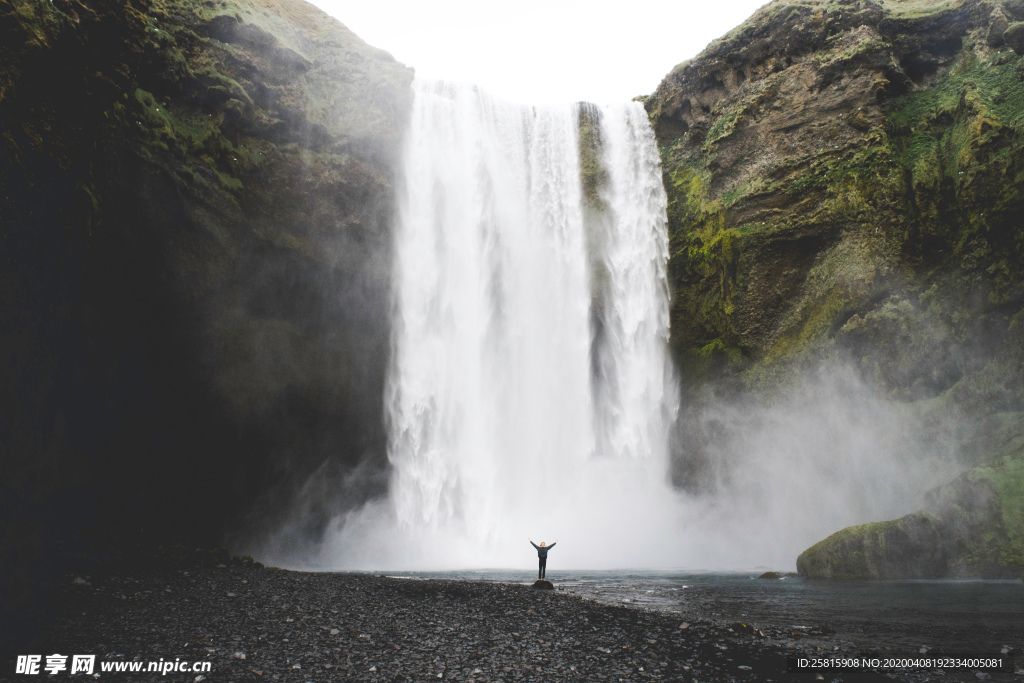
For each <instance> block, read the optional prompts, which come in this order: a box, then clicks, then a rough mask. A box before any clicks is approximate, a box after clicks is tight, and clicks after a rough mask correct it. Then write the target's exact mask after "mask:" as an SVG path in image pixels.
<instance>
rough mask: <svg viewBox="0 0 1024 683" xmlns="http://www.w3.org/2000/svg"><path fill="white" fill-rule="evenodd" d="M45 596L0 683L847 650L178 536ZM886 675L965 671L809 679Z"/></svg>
mask: <svg viewBox="0 0 1024 683" xmlns="http://www.w3.org/2000/svg"><path fill="white" fill-rule="evenodd" d="M58 593H59V595H58V598H59V602H58V604H59V605H60V609H61V614H60V616H58V618H57V619H56V620H55V621H54V623H53V624H52V625H51V627H50V628H49V629H48V631H47V632H46V633H45V635H44V636H43V637H42V638H41V639H39V640H37V641H36V642H35V643H33V644H32V645H31V646H28V647H27V648H24V650H23V651H22V652H19V653H12V656H9V657H5V660H7V661H5V662H3V670H2V672H0V680H21V681H25V680H31V679H34V677H31V676H10V672H13V671H15V662H14V656H13V654H31V653H35V654H41V655H43V657H44V660H43V661H44V663H45V657H46V655H50V654H53V653H61V654H65V655H70V654H95V655H96V662H97V664H96V673H100V663H101V662H128V661H139V662H146V663H148V662H150V661H159V660H161V659H162V660H164V661H168V662H170V661H176V660H181V661H184V662H206V661H208V662H210V663H211V669H210V671H209V672H207V673H205V674H202V673H200V674H196V673H192V672H189V673H179V672H171V673H168V674H167V675H161V674H159V673H142V674H123V673H122V674H111V673H100V678H101V679H110V678H113V679H115V680H133V681H146V680H161V681H189V682H196V681H202V680H208V681H266V680H274V681H277V680H280V681H299V682H304V681H344V680H351V681H389V682H390V681H428V680H458V681H563V680H564V681H573V680H578V681H620V680H664V681H687V682H690V681H771V680H775V681H784V680H794V681H797V680H808V681H813V680H821V679H817V677H816V675H815V674H788V673H785V669H786V656H787V655H794V654H812V653H824V652H840V653H841V652H845V651H847V644H844V643H832V642H831V640H830V638H829V635H830V632H831V631H830V629H829V627H827V626H826V625H820V626H815V627H812V628H810V629H808V631H807V634H806V636H805V637H804V638H802V639H801V642H799V643H797V644H796V645H795V646H794V645H793V641H792V634H791V633H790V631H791V629H790V628H788V627H785V626H783V625H771V624H742V623H729V622H717V621H713V620H708V619H702V618H690V617H688V616H686V614H684V615H683V616H682V617H680V616H676V615H668V614H663V613H659V612H654V611H647V610H641V609H636V608H627V607H616V606H607V605H601V604H599V603H597V602H594V601H591V600H586V599H583V598H580V597H578V596H575V595H572V594H569V593H568V592H566V591H563V590H558V589H556V590H553V591H542V590H534V589H532V588H531V587H530V586H529V585H518V584H499V583H484V582H464V581H446V580H410V579H397V578H386V577H382V576H373V575H369V574H354V573H347V574H334V573H304V572H293V571H284V570H280V569H274V568H265V567H263V566H262V565H260V564H259V563H254V562H252V561H251V560H247V559H238V558H234V559H232V558H229V557H228V556H227V555H226V554H224V553H221V554H218V553H211V552H185V551H183V550H180V549H178V550H173V551H168V550H166V549H165V550H161V551H159V552H156V553H145V554H143V555H142V556H135V557H132V558H129V559H125V558H121V559H119V560H118V561H117V562H116V563H111V564H109V565H107V566H96V567H94V568H93V569H92V570H90V571H88V572H82V573H78V574H73V575H69V576H68V577H67V578H66V580H65V581H64V582H63V585H62V586H61V587H60V588H59V590H58ZM42 673H43V674H44V675H45V672H42ZM62 675H63V676H68V675H69V674H68V672H66V671H65V672H62ZM983 675H984V674H983ZM7 676H9V678H5V677H7ZM58 677H59V676H58ZM47 678H49V676H47ZM71 678H73V679H79V676H78V675H75V676H71ZM893 679H895V680H909V681H926V680H944V681H953V680H970V681H975V680H978V678H977V677H976V674H975V672H968V671H962V672H947V674H945V675H939V674H934V673H929V672H908V673H905V674H900V675H889V676H888V677H887V676H885V675H883V674H879V673H873V672H872V673H861V674H849V673H844V674H842V675H836V674H832V675H830V676H828V677H827V678H826V679H825V680H841V681H873V680H878V681H881V680H893ZM987 680H994V681H999V680H1007V681H1008V680H1013V679H1012V675H1011V674H1000V673H995V674H991V678H990V679H987Z"/></svg>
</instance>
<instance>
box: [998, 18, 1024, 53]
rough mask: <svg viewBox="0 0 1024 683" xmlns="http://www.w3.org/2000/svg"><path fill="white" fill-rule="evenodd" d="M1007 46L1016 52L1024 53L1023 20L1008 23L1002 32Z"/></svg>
mask: <svg viewBox="0 0 1024 683" xmlns="http://www.w3.org/2000/svg"><path fill="white" fill-rule="evenodd" d="M1003 40H1004V41H1005V42H1006V44H1007V46H1009V48H1010V49H1011V50H1013V51H1014V52H1016V53H1017V54H1024V21H1018V22H1014V23H1012V24H1010V25H1009V26H1008V27H1007V28H1006V31H1005V32H1004V33H1003Z"/></svg>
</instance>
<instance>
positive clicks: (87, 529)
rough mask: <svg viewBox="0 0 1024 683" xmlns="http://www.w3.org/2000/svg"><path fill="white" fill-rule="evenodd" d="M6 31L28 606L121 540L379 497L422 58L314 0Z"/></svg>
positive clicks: (213, 532)
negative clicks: (371, 36) (400, 203)
mask: <svg viewBox="0 0 1024 683" xmlns="http://www.w3.org/2000/svg"><path fill="white" fill-rule="evenodd" d="M0 35H2V36H3V38H2V39H0V263H2V266H0V281H2V286H0V297H2V300H0V397H2V398H0V400H2V405H3V409H2V413H0V443H2V448H3V455H2V457H0V520H2V523H3V527H2V538H3V545H4V566H3V568H2V569H3V575H4V577H5V581H4V582H3V586H4V588H3V591H4V592H3V594H2V595H0V603H2V604H4V606H5V612H6V613H11V611H12V610H13V611H14V612H18V613H25V612H26V611H33V612H34V614H35V616H36V617H38V616H39V614H40V610H43V611H45V609H46V607H45V601H41V600H37V599H36V598H38V597H39V596H38V595H36V594H35V592H36V591H38V590H39V585H40V584H39V579H40V578H41V577H42V578H46V576H55V575H56V572H58V571H59V570H60V568H61V567H62V566H64V564H63V563H62V561H63V560H64V559H67V557H68V556H77V557H78V558H79V559H81V557H83V556H88V555H89V554H91V553H93V552H95V548H97V547H100V546H102V545H105V544H109V543H114V544H123V543H125V542H130V541H132V540H135V539H136V538H145V539H146V540H157V541H166V540H184V541H186V542H190V543H200V542H201V543H207V544H219V543H223V542H224V539H225V533H226V531H229V530H231V531H233V532H234V533H235V538H240V539H245V538H251V537H252V535H253V534H255V533H258V530H260V529H262V528H264V527H266V526H268V525H271V524H273V523H274V520H275V519H276V516H277V515H278V514H280V513H281V511H282V510H284V509H285V508H286V507H287V506H289V505H290V504H291V503H292V502H293V499H294V497H295V495H296V493H297V492H298V491H300V490H303V488H304V487H305V496H306V497H307V498H308V499H309V500H315V501H316V502H315V503H314V504H312V505H311V507H310V508H309V512H310V514H309V523H308V526H309V528H308V529H306V530H305V532H308V533H309V534H311V535H315V534H316V533H317V532H318V530H319V528H318V525H319V524H320V523H322V521H323V520H324V519H325V518H326V516H327V515H329V514H330V513H331V512H333V511H334V510H333V507H332V506H334V505H337V504H340V503H339V502H338V501H347V504H350V505H354V504H357V503H358V502H359V501H360V500H362V499H365V498H366V497H368V496H373V495H379V494H380V493H381V492H382V491H383V490H384V486H385V483H386V456H385V452H384V432H383V424H382V420H381V413H382V406H381V401H382V396H383V382H384V373H385V368H386V364H387V357H388V349H389V343H388V340H389V330H388V325H389V306H390V303H389V301H390V299H389V293H390V252H391V242H390V240H391V236H390V221H391V217H392V210H393V209H392V187H393V183H394V178H395V166H396V159H397V154H398V152H399V145H400V136H401V131H402V130H403V128H404V122H405V118H406V116H407V113H408V110H409V106H410V97H411V92H410V89H409V87H408V86H409V83H410V82H411V78H412V74H411V71H410V70H408V69H407V68H405V67H403V66H402V65H400V64H398V63H396V62H395V61H394V60H393V59H392V58H391V57H390V56H389V55H387V54H386V53H383V52H381V51H379V50H376V49H374V48H371V47H369V46H367V45H365V44H364V43H363V42H362V41H360V40H359V39H358V38H357V37H355V36H354V35H353V34H352V33H350V32H349V31H348V30H347V29H345V28H344V27H343V26H342V25H340V24H339V23H337V22H336V21H334V20H333V19H330V18H329V17H327V16H326V15H324V14H323V13H321V12H320V11H319V10H317V9H315V8H313V7H312V6H310V5H306V4H305V3H302V2H299V1H298V0H280V1H275V0H250V1H246V2H241V1H240V2H233V1H226V2H218V1H212V0H211V1H207V2H194V1H192V0H130V1H128V2H124V1H123V0H116V1H115V0H109V1H105V0H90V1H89V2H85V1H84V0H54V2H52V3H51V2H49V0H46V1H45V2H43V1H40V0H4V1H3V2H0ZM353 470H358V471H359V472H360V473H361V475H360V477H359V478H358V480H353V479H352V477H349V478H348V482H349V483H348V485H347V489H346V490H344V491H334V490H324V491H322V492H320V493H322V494H323V495H316V494H317V493H318V492H317V491H316V490H315V489H316V487H317V486H321V487H326V486H328V484H327V482H328V481H329V480H330V479H331V477H330V476H329V475H331V474H333V473H336V472H350V471H353ZM314 475H317V476H314ZM311 481H312V482H313V483H312V484H311V483H310V482H311ZM310 487H312V489H311V488H310ZM44 575H45V576H44ZM6 577H10V580H6ZM29 616H31V615H29Z"/></svg>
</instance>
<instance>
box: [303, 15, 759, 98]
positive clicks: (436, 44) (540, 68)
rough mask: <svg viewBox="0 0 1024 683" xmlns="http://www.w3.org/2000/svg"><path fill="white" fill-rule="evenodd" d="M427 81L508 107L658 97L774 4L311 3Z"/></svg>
mask: <svg viewBox="0 0 1024 683" xmlns="http://www.w3.org/2000/svg"><path fill="white" fill-rule="evenodd" d="M310 1H311V2H312V3H313V4H314V5H317V6H318V7H320V8H322V9H323V10H324V11H326V12H327V13H329V14H331V15H332V16H334V17H336V18H337V19H338V20H340V21H341V22H342V23H343V24H345V25H346V26H348V27H349V28H350V29H351V30H352V31H354V32H355V33H356V34H357V35H358V36H359V37H360V38H362V39H363V40H365V41H366V42H368V43H369V44H370V45H373V46H375V47H379V48H382V49H384V50H387V51H388V52H390V53H391V54H392V55H394V57H395V58H396V59H397V60H398V61H400V62H403V63H405V64H407V65H409V66H411V67H413V68H415V69H416V73H417V75H418V76H421V77H427V78H443V79H447V80H461V81H469V82H471V83H476V84H478V85H481V86H483V87H484V88H485V89H486V90H488V91H489V92H491V93H492V94H495V95H498V96H499V97H502V98H503V99H506V100H511V101H515V102H521V103H529V104H544V103H554V102H573V101H577V100H587V101H590V102H596V103H599V104H604V103H609V102H616V101H624V100H629V99H632V98H633V97H635V96H637V95H646V94H649V93H651V92H654V89H655V88H656V87H657V85H658V83H659V82H660V81H661V79H662V77H664V76H665V74H667V73H668V72H669V71H670V70H671V69H672V67H673V66H675V65H676V64H678V63H679V62H682V61H685V60H687V59H689V58H691V57H693V56H695V55H696V54H697V53H698V52H700V51H701V50H702V49H704V47H705V46H706V45H707V44H708V43H709V42H711V41H712V40H714V39H715V38H718V37H720V36H722V35H724V34H725V33H727V32H728V31H729V30H730V29H732V28H733V27H734V26H736V25H738V24H740V23H741V22H743V21H744V20H745V19H746V18H747V17H749V16H750V15H751V14H753V12H754V10H756V9H757V8H758V7H760V6H761V5H763V4H765V0H674V1H671V2H664V1H655V0H633V1H632V2H622V1H621V0H620V1H619V2H607V1H605V2H601V1H596V2H595V1H594V0H590V1H589V2H586V1H583V0H519V2H515V3H512V2H502V3H496V2H488V1H487V0H310Z"/></svg>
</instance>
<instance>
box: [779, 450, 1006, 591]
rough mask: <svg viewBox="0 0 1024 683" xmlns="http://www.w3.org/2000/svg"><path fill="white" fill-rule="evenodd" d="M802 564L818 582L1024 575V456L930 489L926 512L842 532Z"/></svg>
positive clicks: (801, 559) (804, 557) (810, 553)
mask: <svg viewBox="0 0 1024 683" xmlns="http://www.w3.org/2000/svg"><path fill="white" fill-rule="evenodd" d="M796 565H797V571H798V572H799V573H800V575H802V576H806V577H809V578H812V579H929V578H949V577H955V578H1006V577H1016V576H1021V575H1024V451H1019V452H1018V453H1016V454H1015V455H1008V456H1005V457H1003V458H1000V459H998V460H996V461H994V462H992V463H990V464H988V465H985V466H981V467H975V468H973V469H971V470H970V471H968V472H966V473H964V474H963V475H961V476H960V477H958V478H957V479H956V480H954V481H953V482H951V483H949V484H947V485H945V486H942V487H940V488H938V489H936V490H934V491H932V492H931V493H930V494H929V496H928V508H927V509H926V510H922V511H920V512H916V513H914V514H910V515H906V516H905V517H901V518H900V519H896V520H892V521H889V522H877V523H873V524H863V525H860V526H853V527H849V528H846V529H843V530H842V531H839V532H836V533H835V534H832V535H831V536H829V537H828V538H826V539H825V540H823V541H820V542H819V543H817V544H815V545H813V546H811V547H810V548H808V549H807V550H805V551H804V552H803V553H801V554H800V556H799V557H798V558H797V563H796Z"/></svg>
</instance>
